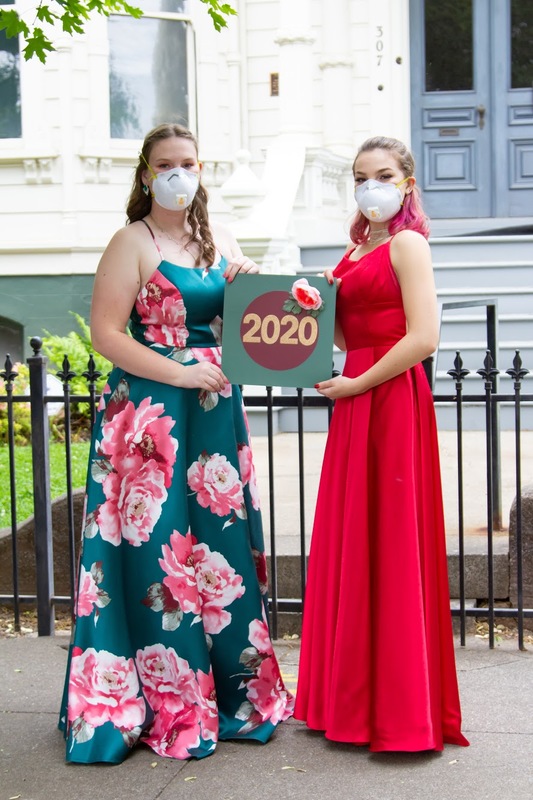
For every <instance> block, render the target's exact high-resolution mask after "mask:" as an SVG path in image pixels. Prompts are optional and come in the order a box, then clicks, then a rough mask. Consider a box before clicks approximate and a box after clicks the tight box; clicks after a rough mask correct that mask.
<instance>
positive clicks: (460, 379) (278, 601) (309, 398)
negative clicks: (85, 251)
mask: <svg viewBox="0 0 533 800" xmlns="http://www.w3.org/2000/svg"><path fill="white" fill-rule="evenodd" d="M31 345H32V348H33V351H34V353H33V355H32V356H31V357H30V358H29V359H28V366H29V375H30V387H29V389H30V391H29V396H28V395H21V394H17V393H16V391H15V390H16V385H17V372H16V370H15V369H14V368H13V364H12V362H11V359H10V358H9V356H8V357H7V358H6V361H5V367H4V370H3V371H2V372H0V376H1V377H2V379H3V382H4V391H3V394H0V411H2V413H4V416H5V419H6V420H7V426H6V430H7V433H6V437H5V442H4V443H3V445H2V446H5V447H6V448H7V450H8V473H9V475H8V480H3V481H2V487H3V488H2V491H5V492H9V497H10V506H11V512H10V525H9V527H8V530H7V537H8V538H9V540H10V554H11V561H12V576H11V586H10V587H8V589H6V588H5V587H3V589H2V591H1V593H0V602H1V603H4V604H6V603H9V604H12V605H13V607H14V617H15V627H17V628H18V627H19V625H20V608H21V605H23V604H28V603H31V604H33V605H35V606H36V608H37V624H38V634H39V635H51V634H53V633H54V625H55V607H56V606H57V605H59V604H70V605H72V598H73V594H74V582H75V572H76V565H75V561H76V558H75V542H76V538H77V535H78V532H77V531H76V530H75V519H74V487H73V486H72V476H71V451H70V448H71V429H70V419H71V408H72V404H73V403H78V402H86V403H89V406H90V418H91V420H94V416H95V409H96V403H97V401H98V396H97V392H96V386H95V382H96V379H97V378H98V377H99V373H98V372H97V371H96V370H95V368H94V362H93V361H92V359H91V361H90V362H89V364H88V368H87V370H86V372H84V373H83V376H84V377H85V379H86V381H87V394H86V395H75V394H72V393H71V391H70V383H71V380H72V378H73V377H74V373H73V372H72V371H71V369H70V364H69V360H68V357H67V356H65V359H64V362H63V366H62V370H60V372H59V373H58V377H59V378H60V380H61V381H62V384H63V394H62V395H49V394H47V391H46V372H47V359H46V358H45V357H44V356H43V355H42V353H41V341H40V340H39V339H38V338H34V339H32V340H31ZM495 352H496V351H495V343H494V346H493V348H492V352H491V349H489V350H487V351H486V355H485V359H484V363H483V365H482V366H481V367H480V369H478V370H477V373H478V374H479V376H480V381H481V382H482V386H481V388H480V391H479V392H478V393H476V394H465V393H464V382H465V379H466V377H467V376H468V375H469V374H471V373H470V371H469V370H467V369H465V367H464V365H463V361H462V358H461V354H460V352H457V354H456V358H455V362H454V367H453V368H452V369H450V370H449V371H448V374H449V376H450V378H451V379H452V380H451V381H450V393H438V394H436V393H435V392H434V400H435V402H436V403H437V404H439V403H445V404H450V403H451V404H453V406H454V408H455V416H456V431H457V504H458V520H459V525H458V550H459V602H458V605H457V607H453V608H451V613H452V614H453V615H454V616H458V617H459V623H460V636H461V644H465V641H466V628H467V619H468V618H469V617H476V618H486V619H487V621H488V633H489V645H490V647H493V646H494V643H495V635H496V634H495V622H496V619H499V618H508V619H514V620H516V625H517V632H518V637H517V638H518V646H519V647H520V648H521V649H522V648H523V647H524V628H525V620H529V619H532V618H533V607H532V606H533V601H532V600H531V597H529V595H527V596H525V595H524V585H525V580H526V578H527V580H528V585H529V586H531V585H532V584H533V576H532V575H529V574H527V575H526V574H525V573H526V569H532V570H533V567H532V565H531V563H530V562H528V563H527V564H526V562H525V559H524V539H525V537H528V542H529V545H528V547H529V552H531V551H532V550H533V530H529V529H528V530H524V520H523V514H522V475H521V463H522V453H521V442H522V421H521V420H522V418H521V410H522V408H523V407H524V404H531V403H533V394H527V393H524V392H523V389H522V384H523V380H524V378H525V377H526V375H527V374H528V373H529V371H528V370H527V369H526V368H525V367H524V366H523V365H522V360H521V356H520V353H519V351H516V353H515V356H514V359H513V363H512V366H510V367H509V368H508V369H507V370H506V373H507V374H508V375H509V376H510V377H511V378H512V381H513V392H512V393H501V392H499V391H497V388H498V386H497V381H496V379H497V376H498V375H499V371H498V370H497V368H496V367H495V362H494V358H493V353H495ZM425 367H426V374H427V376H428V380H429V381H430V385H433V374H432V365H431V361H428V362H427V363H426V364H425ZM452 381H453V385H452ZM28 402H29V403H30V407H31V447H32V455H33V459H32V463H33V505H34V546H35V565H36V578H35V591H34V592H33V593H25V594H22V593H20V592H19V581H18V575H19V564H18V548H17V528H18V526H17V486H16V477H15V464H16V447H15V425H14V409H15V407H16V404H17V403H28ZM244 402H245V405H246V406H247V407H249V408H254V407H255V408H257V407H262V408H264V410H265V414H266V422H267V437H268V493H269V523H270V584H271V624H272V629H273V635H274V637H277V636H278V632H279V630H280V619H281V615H283V614H285V613H287V612H288V613H292V614H294V613H300V612H301V610H302V606H303V598H304V594H305V583H306V564H307V546H306V521H305V492H306V483H305V434H306V425H305V421H306V419H305V418H306V414H305V412H306V409H312V408H315V409H316V408H325V409H326V410H327V413H328V415H329V416H328V419H329V418H330V416H331V412H332V405H331V403H330V402H329V401H328V400H327V399H325V398H323V397H321V396H318V395H316V396H314V395H307V394H305V393H304V391H302V390H301V389H295V390H294V394H293V395H288V394H283V395H279V394H276V393H274V391H273V390H272V389H271V388H267V389H266V395H265V394H261V395H259V394H258V395H257V396H251V395H248V396H245V398H244ZM50 403H61V404H62V406H63V410H64V426H65V475H66V484H67V493H66V503H67V509H68V513H67V518H68V539H69V548H68V552H69V576H70V591H69V592H68V593H66V594H63V595H58V594H56V593H55V590H54V569H53V567H54V553H53V538H52V513H51V492H50V461H49V419H48V413H47V407H48V405H49V404H50ZM503 403H505V404H507V405H509V404H510V405H512V407H513V409H514V442H515V455H514V469H515V497H516V500H515V517H516V535H515V540H514V549H515V552H514V553H512V557H513V561H514V562H515V563H516V565H517V568H516V576H515V577H514V579H513V580H514V584H513V587H512V589H513V591H512V592H511V591H510V592H509V596H510V597H511V596H513V597H516V602H514V603H511V602H507V603H505V604H504V605H503V606H502V605H501V603H496V601H495V595H494V568H493V564H494V551H493V542H494V532H495V530H498V529H499V527H501V508H499V507H498V503H499V502H500V500H499V497H500V495H499V481H500V477H501V475H500V471H501V464H500V457H499V430H498V409H499V408H500V406H501V404H503ZM466 404H468V405H471V404H474V405H476V406H477V407H478V408H479V413H480V415H483V416H484V420H485V426H484V438H485V449H486V487H487V492H486V497H487V508H486V520H487V530H486V562H487V584H486V592H485V596H484V597H483V598H478V599H483V600H484V601H486V603H485V607H479V606H476V607H470V606H468V607H467V603H466V595H465V585H466V581H465V547H464V543H465V531H464V509H465V497H464V466H463V465H464V449H463V440H464V437H463V434H464V428H463V409H464V407H465V405H466ZM277 408H283V409H287V408H292V409H295V412H296V434H297V441H298V492H299V497H298V504H299V556H298V563H299V581H298V584H299V589H298V590H297V591H294V592H293V594H294V595H295V596H292V597H280V596H279V592H278V561H279V558H280V555H279V554H278V552H277V534H276V519H277V511H278V510H279V509H277V508H276V497H275V467H274V463H275V461H274V454H275V438H276V437H275V434H274V423H273V420H274V413H275V410H276V409H277ZM495 428H496V429H495ZM6 486H7V488H6ZM4 538H5V537H4ZM0 545H1V541H0ZM499 599H500V598H499Z"/></svg>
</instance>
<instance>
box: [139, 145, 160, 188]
mask: <svg viewBox="0 0 533 800" xmlns="http://www.w3.org/2000/svg"><path fill="white" fill-rule="evenodd" d="M139 155H140V157H141V158H142V160H143V161H144V163H145V164H146V166H147V167H148V169H149V170H150V172H151V173H152V178H154V179H155V178H157V175H156V174H155V172H154V171H153V169H152V167H151V166H150V164H149V163H148V161H147V160H146V158H145V157H144V153H143V151H142V150H141V151H140V152H139ZM158 185H159V184H158Z"/></svg>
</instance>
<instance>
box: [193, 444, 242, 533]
mask: <svg viewBox="0 0 533 800" xmlns="http://www.w3.org/2000/svg"><path fill="white" fill-rule="evenodd" d="M187 481H188V484H189V486H190V487H191V489H192V490H193V491H194V492H197V495H196V499H197V500H198V502H199V504H200V505H201V506H202V507H203V508H209V509H210V511H211V512H212V513H213V514H217V515H218V516H219V517H224V516H226V515H227V514H231V513H232V512H239V514H241V515H242V514H244V513H245V512H244V497H243V493H242V483H241V481H240V479H239V473H238V472H237V470H236V469H235V467H234V466H233V465H232V464H230V462H229V461H228V459H227V458H226V456H223V455H220V453H214V454H213V455H209V454H208V453H202V454H201V455H200V456H199V457H198V460H197V461H194V462H193V463H192V464H191V466H190V467H189V469H188V470H187Z"/></svg>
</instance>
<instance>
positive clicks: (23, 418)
mask: <svg viewBox="0 0 533 800" xmlns="http://www.w3.org/2000/svg"><path fill="white" fill-rule="evenodd" d="M13 371H14V372H18V375H17V377H16V378H15V379H14V380H13V395H17V396H18V395H22V394H27V393H28V387H29V385H30V379H29V370H28V367H27V366H26V364H21V363H18V362H17V363H16V364H13ZM6 394H7V392H6V386H5V381H4V380H3V379H2V378H0V395H6ZM13 430H14V438H15V444H28V442H29V440H30V433H31V413H30V404H29V402H28V403H13ZM7 442H8V417H7V403H0V444H7Z"/></svg>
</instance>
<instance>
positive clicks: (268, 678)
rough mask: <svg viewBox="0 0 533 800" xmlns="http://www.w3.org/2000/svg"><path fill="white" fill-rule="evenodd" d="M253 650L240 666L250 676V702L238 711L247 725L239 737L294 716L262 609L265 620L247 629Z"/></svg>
mask: <svg viewBox="0 0 533 800" xmlns="http://www.w3.org/2000/svg"><path fill="white" fill-rule="evenodd" d="M248 639H249V641H250V645H251V646H250V647H247V648H245V649H244V650H243V651H242V653H241V656H240V659H239V661H240V663H241V664H243V665H244V667H245V669H247V670H248V671H249V672H250V673H251V674H250V675H249V676H246V677H245V678H243V681H242V684H241V685H242V686H244V687H246V698H247V700H246V701H245V702H244V703H242V704H241V706H240V707H239V709H238V711H237V713H236V715H235V716H236V717H237V719H239V720H242V721H243V722H244V725H243V726H242V727H241V728H240V730H239V733H243V734H244V733H249V732H250V731H252V730H254V728H257V727H258V726H259V725H261V723H263V722H266V721H268V722H271V723H272V725H277V723H278V722H281V721H282V720H285V719H288V718H289V717H290V716H291V715H292V712H293V707H294V698H293V696H292V695H291V693H290V692H288V691H287V689H286V688H285V686H284V684H283V680H282V678H281V673H280V671H279V666H278V662H277V659H276V656H275V653H274V648H273V646H272V641H271V639H270V632H269V629H268V624H267V621H266V616H265V612H264V609H263V619H262V620H260V619H254V620H252V621H251V622H250V625H249V628H248Z"/></svg>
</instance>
